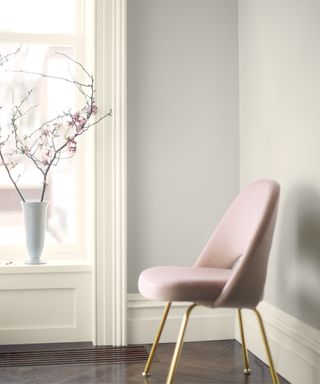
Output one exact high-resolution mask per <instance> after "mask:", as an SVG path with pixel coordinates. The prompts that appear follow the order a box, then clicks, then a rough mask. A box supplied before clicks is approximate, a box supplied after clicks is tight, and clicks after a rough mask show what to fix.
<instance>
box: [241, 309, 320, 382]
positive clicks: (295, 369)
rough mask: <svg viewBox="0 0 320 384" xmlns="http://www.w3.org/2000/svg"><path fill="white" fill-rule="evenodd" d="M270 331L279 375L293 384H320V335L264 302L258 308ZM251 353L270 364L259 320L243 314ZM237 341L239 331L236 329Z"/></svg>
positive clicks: (247, 312)
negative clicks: (267, 359)
mask: <svg viewBox="0 0 320 384" xmlns="http://www.w3.org/2000/svg"><path fill="white" fill-rule="evenodd" d="M258 309H259V311H260V313H261V315H262V317H263V320H264V323H265V327H266V331H267V335H268V339H269V343H270V348H271V351H272V355H273V359H274V363H275V366H276V369H277V371H278V372H279V373H280V375H282V376H283V377H285V378H286V379H287V380H288V381H290V383H292V384H319V383H320V331H318V330H316V329H314V328H312V327H310V326H309V325H307V324H305V323H304V322H302V321H300V320H298V319H296V318H294V317H292V316H290V315H288V314H287V313H285V312H283V311H281V310H279V309H278V308H276V307H274V306H273V305H271V304H269V303H267V302H262V303H261V304H260V305H259V307H258ZM243 313H244V324H245V333H246V339H247V344H248V349H249V350H250V351H251V352H252V353H254V354H255V355H256V356H258V357H259V358H260V359H261V360H262V361H264V362H267V361H266V355H265V351H264V347H263V344H262V340H261V336H260V332H259V328H258V323H257V320H256V316H255V315H254V313H253V312H252V311H243ZM235 333H236V339H237V340H239V330H238V326H236V332H235Z"/></svg>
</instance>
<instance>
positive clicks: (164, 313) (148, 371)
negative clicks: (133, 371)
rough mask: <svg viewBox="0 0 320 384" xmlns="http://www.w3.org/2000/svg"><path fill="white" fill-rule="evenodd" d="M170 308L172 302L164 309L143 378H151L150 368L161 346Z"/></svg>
mask: <svg viewBox="0 0 320 384" xmlns="http://www.w3.org/2000/svg"><path fill="white" fill-rule="evenodd" d="M170 308H171V302H168V303H167V304H166V306H165V309H164V312H163V315H162V319H161V322H160V325H159V329H158V331H157V333H156V337H155V339H154V342H153V345H152V348H151V351H150V353H149V357H148V361H147V363H146V366H145V368H144V371H143V372H142V376H144V377H148V376H150V367H151V364H152V361H153V357H154V354H155V352H156V349H157V346H158V344H159V340H160V337H161V334H162V331H163V327H164V325H165V323H166V320H167V317H168V313H169V311H170Z"/></svg>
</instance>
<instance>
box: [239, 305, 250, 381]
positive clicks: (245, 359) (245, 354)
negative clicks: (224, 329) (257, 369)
mask: <svg viewBox="0 0 320 384" xmlns="http://www.w3.org/2000/svg"><path fill="white" fill-rule="evenodd" d="M238 319H239V328H240V336H241V344H242V356H243V364H244V369H243V373H244V374H245V375H250V373H251V369H250V366H249V355H248V349H247V345H246V339H245V336H244V327H243V320H242V313H241V308H239V309H238Z"/></svg>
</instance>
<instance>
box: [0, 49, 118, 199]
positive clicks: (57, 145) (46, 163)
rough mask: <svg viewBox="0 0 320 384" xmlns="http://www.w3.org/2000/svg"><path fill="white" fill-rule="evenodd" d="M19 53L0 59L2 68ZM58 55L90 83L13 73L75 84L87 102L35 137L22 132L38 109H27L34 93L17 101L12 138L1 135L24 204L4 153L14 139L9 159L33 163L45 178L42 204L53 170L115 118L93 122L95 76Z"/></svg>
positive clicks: (54, 120)
mask: <svg viewBox="0 0 320 384" xmlns="http://www.w3.org/2000/svg"><path fill="white" fill-rule="evenodd" d="M19 50H20V48H19V49H18V50H17V51H16V52H14V53H12V54H9V55H6V56H4V57H1V56H0V65H2V63H3V62H4V60H5V61H7V60H8V58H9V57H10V56H12V55H15V54H17V53H18V52H19ZM57 54H59V55H61V56H64V57H65V58H66V59H67V60H69V61H71V62H72V63H73V64H75V65H76V66H78V68H80V69H81V71H82V72H83V73H84V75H85V77H86V78H87V79H88V81H87V82H80V81H78V80H77V79H75V78H73V79H67V78H64V77H59V76H51V75H47V74H42V73H38V72H28V71H23V70H17V71H11V72H19V73H26V74H29V75H35V76H39V77H42V78H50V79H55V80H59V81H64V82H67V83H71V84H73V85H74V86H75V87H76V89H77V90H78V91H79V92H80V94H81V95H82V97H83V101H84V105H83V106H82V107H81V108H80V109H79V110H78V111H76V112H73V111H71V110H68V111H66V112H62V113H60V114H59V115H57V116H56V117H54V118H52V119H50V120H48V121H46V122H44V123H42V124H41V125H40V126H39V127H38V128H36V129H35V130H34V131H32V132H31V133H28V134H24V133H23V130H22V128H21V125H22V119H23V117H25V116H26V115H28V114H29V113H30V112H31V111H32V110H33V109H35V108H37V107H38V106H37V105H32V106H31V107H27V102H28V101H29V99H30V96H31V94H32V90H30V91H28V92H27V94H26V95H25V96H24V97H23V98H22V99H21V100H20V101H19V102H18V103H16V102H15V100H14V97H13V101H12V113H11V119H10V123H9V125H8V127H9V134H8V137H7V138H6V139H2V137H1V135H0V159H1V162H2V165H4V167H5V169H6V171H7V173H8V176H9V178H10V180H11V182H12V183H13V185H14V187H15V189H16V190H17V192H18V194H19V196H20V198H21V199H22V201H25V199H24V197H23V195H22V193H21V191H20V190H19V187H18V185H17V181H18V180H15V179H14V177H13V175H12V169H13V168H14V167H15V165H16V164H15V163H14V162H13V161H10V162H9V161H8V160H7V161H6V158H5V157H8V154H7V156H5V155H4V152H3V149H4V147H5V146H6V144H7V143H8V141H9V139H10V137H11V136H12V137H13V142H14V146H15V150H14V152H13V153H12V152H11V153H9V156H10V155H12V154H14V155H24V156H26V157H27V158H28V159H30V160H31V162H32V163H33V165H34V166H35V167H36V169H37V170H38V171H39V172H40V174H41V178H42V191H41V196H40V201H43V200H44V197H45V193H46V189H47V186H48V174H49V172H50V170H51V168H52V166H56V165H57V164H58V163H59V161H60V160H62V159H66V158H70V157H73V156H74V154H75V153H76V151H77V140H78V137H79V136H81V135H82V134H83V133H85V132H86V131H87V130H88V129H89V128H90V127H92V126H94V125H96V124H98V123H99V122H100V121H101V120H102V119H104V118H105V117H107V116H111V110H110V112H109V113H107V114H105V115H103V116H101V117H100V118H99V119H97V120H94V119H93V118H94V117H95V116H96V114H97V106H96V104H95V88H94V79H93V76H92V75H91V74H90V73H89V72H88V71H87V70H86V69H85V68H84V66H83V65H82V64H81V63H79V62H78V61H75V60H73V59H71V58H70V57H68V56H66V55H65V54H62V53H57Z"/></svg>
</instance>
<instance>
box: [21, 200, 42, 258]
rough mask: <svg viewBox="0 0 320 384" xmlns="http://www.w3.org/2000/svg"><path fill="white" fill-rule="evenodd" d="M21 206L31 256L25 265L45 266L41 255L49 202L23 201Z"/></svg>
mask: <svg viewBox="0 0 320 384" xmlns="http://www.w3.org/2000/svg"><path fill="white" fill-rule="evenodd" d="M21 205H22V208H23V213H24V224H25V234H26V245H27V251H28V256H29V258H28V260H26V261H25V264H45V263H46V261H44V260H41V255H42V251H43V247H44V240H45V232H46V222H47V209H48V202H47V201H42V202H40V201H23V202H21Z"/></svg>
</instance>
